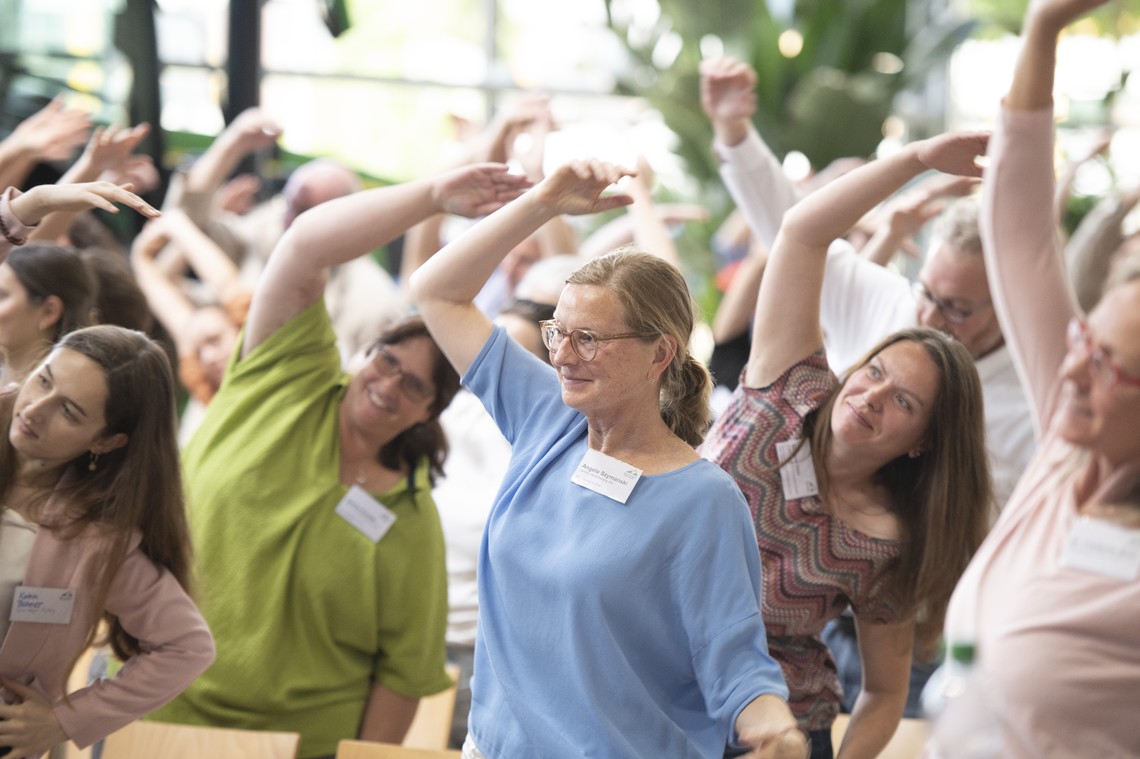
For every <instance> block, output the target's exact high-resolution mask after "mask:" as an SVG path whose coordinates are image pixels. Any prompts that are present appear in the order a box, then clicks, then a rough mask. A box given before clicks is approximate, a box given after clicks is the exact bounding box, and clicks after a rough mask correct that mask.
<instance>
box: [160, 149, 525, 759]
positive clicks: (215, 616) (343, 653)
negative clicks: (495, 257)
mask: <svg viewBox="0 0 1140 759" xmlns="http://www.w3.org/2000/svg"><path fill="white" fill-rule="evenodd" d="M525 185H526V180H525V179H523V178H521V177H513V176H510V175H508V174H507V173H506V167H504V166H492V165H482V166H476V167H470V168H466V169H463V170H460V171H456V172H452V173H448V174H445V175H442V176H440V177H437V178H434V179H428V180H422V181H416V182H410V183H407V184H403V185H398V186H393V187H385V188H379V189H374V190H368V191H364V192H360V193H356V194H354V195H350V196H346V197H344V198H339V199H337V200H333V201H329V202H327V203H324V204H322V205H320V206H318V207H316V208H314V209H311V210H310V211H308V212H306V213H304V214H302V215H301V216H300V217H298V218H297V220H296V221H295V222H294V223H293V224H292V225H291V226H290V228H289V230H288V231H287V232H286V234H285V235H284V236H283V237H282V239H281V241H280V242H279V243H278V245H277V248H276V249H275V250H274V253H273V255H272V256H271V257H270V260H269V263H268V265H267V267H266V269H265V271H264V272H263V274H262V277H261V279H260V281H259V283H258V286H257V289H256V290H255V292H254V295H253V300H252V303H251V305H250V311H249V316H248V319H247V321H246V325H245V332H244V334H243V336H242V338H241V340H240V342H239V344H238V346H237V348H236V350H235V355H234V356H233V357H232V358H231V361H230V365H229V367H228V368H227V370H226V374H225V380H224V381H223V383H222V385H221V387H220V388H219V390H218V393H217V395H215V397H214V399H213V400H212V401H211V403H210V407H209V409H208V411H207V413H206V416H205V419H204V420H203V422H202V425H201V427H200V428H199V429H198V432H197V433H196V435H195V436H194V438H193V439H192V440H191V441H190V442H189V444H188V445H187V447H186V449H185V451H184V453H183V467H184V470H185V473H186V482H187V489H188V502H189V507H190V517H191V529H192V532H193V535H194V537H195V541H196V543H195V545H196V548H197V558H198V562H197V563H198V566H197V572H198V574H197V577H198V578H199V583H200V593H201V598H202V601H203V604H202V606H203V608H204V609H205V610H206V617H207V620H208V621H210V622H211V623H212V624H213V629H214V631H215V634H216V640H217V641H218V660H217V662H216V663H215V665H214V666H213V667H211V669H210V670H209V671H208V673H207V674H206V675H205V676H203V677H202V678H200V679H199V680H198V682H196V683H195V684H194V685H193V686H192V687H191V688H190V689H189V690H188V691H187V692H186V693H185V694H183V696H182V697H181V698H179V699H178V700H176V701H175V702H174V703H172V704H171V705H170V706H168V707H167V708H165V709H163V710H161V711H160V712H157V713H156V714H155V715H154V716H155V718H156V719H160V720H164V721H174V722H187V723H205V724H215V725H224V726H231V727H244V728H256V729H274V730H290V731H297V732H300V733H301V735H302V743H301V750H300V756H302V757H319V756H327V755H331V754H332V753H334V752H335V750H336V743H337V741H338V740H340V739H343V738H354V737H357V736H359V737H361V738H365V739H369V740H380V741H387V742H393V743H399V742H400V741H401V740H402V738H403V736H404V733H405V732H406V730H407V727H408V725H409V723H410V722H411V720H412V717H413V716H414V715H415V710H416V705H417V702H418V699H419V698H420V697H422V696H426V695H429V694H431V693H434V692H438V691H440V690H443V689H444V688H446V687H448V686H449V685H450V681H449V680H448V679H447V677H446V674H445V673H444V671H443V663H444V640H443V631H444V624H445V620H446V608H447V596H446V573H445V568H444V565H443V541H442V533H441V531H440V529H439V519H438V515H437V514H436V512H435V508H434V505H433V504H432V502H431V495H430V473H431V471H432V470H433V469H437V468H438V466H439V465H440V464H441V463H442V459H443V455H444V453H445V451H446V446H445V443H444V438H443V435H442V432H441V431H440V430H439V426H438V421H437V420H438V415H439V413H440V412H441V411H442V410H443V408H444V407H445V406H446V405H447V403H448V402H449V401H450V400H451V397H452V396H453V395H454V393H455V391H456V390H457V389H458V377H457V376H456V374H455V373H454V371H453V370H452V369H451V368H450V365H449V364H448V363H447V361H446V360H445V359H444V358H443V356H442V355H441V354H440V353H439V350H438V349H437V348H436V346H435V343H434V342H433V341H432V340H431V338H430V337H429V336H428V334H427V332H426V329H424V327H423V325H422V323H421V322H420V321H419V320H418V319H415V318H412V319H409V320H405V321H402V322H399V323H397V324H395V325H393V326H392V327H391V328H389V329H388V330H386V331H385V333H384V334H382V335H381V336H380V338H379V340H378V341H377V342H376V343H375V344H374V345H373V347H372V349H371V350H370V351H369V352H368V354H367V356H366V359H367V360H366V362H365V363H364V364H363V367H362V368H361V369H360V371H359V372H357V373H356V374H355V376H349V375H347V374H345V373H344V371H343V370H342V368H341V361H340V356H339V354H338V352H337V349H336V340H335V335H334V334H333V331H332V326H331V323H330V321H329V318H328V313H327V311H326V310H325V309H324V306H323V301H322V294H323V292H324V289H325V281H326V278H327V273H328V270H329V269H330V268H331V267H333V266H336V265H338V264H341V263H343V262H345V261H348V260H350V259H351V258H353V257H356V256H359V255H363V254H365V253H367V252H368V251H372V250H375V249H376V248H377V247H379V246H381V245H384V244H385V243H387V242H388V241H390V240H391V239H393V238H394V237H395V236H396V235H398V234H399V233H401V232H402V231H404V230H405V229H406V228H408V227H409V226H411V225H413V224H416V223H417V222H419V221H421V220H423V219H425V218H427V217H428V216H429V215H431V214H435V213H440V212H450V213H459V214H463V215H468V216H471V215H478V214H483V213H487V212H489V211H491V210H494V209H495V208H498V207H499V206H500V205H502V204H503V203H504V202H506V201H508V200H510V199H512V198H513V197H515V196H516V195H518V194H519V192H521V190H522V189H524V187H525Z"/></svg>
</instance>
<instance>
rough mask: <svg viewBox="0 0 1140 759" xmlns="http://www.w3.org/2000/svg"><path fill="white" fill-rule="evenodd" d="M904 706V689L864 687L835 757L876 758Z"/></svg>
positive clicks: (844, 758)
mask: <svg viewBox="0 0 1140 759" xmlns="http://www.w3.org/2000/svg"><path fill="white" fill-rule="evenodd" d="M905 706H906V693H905V692H902V693H891V694H886V693H881V694H876V693H870V692H868V691H866V690H864V691H863V692H862V693H860V694H859V698H858V699H856V701H855V709H854V710H853V711H852V713H851V722H850V723H849V724H848V726H847V731H846V732H845V733H844V735H843V743H842V745H840V747H839V751H838V753H837V754H836V758H837V759H874V757H877V756H878V755H879V752H880V751H882V750H883V747H885V746H886V745H887V743H889V742H890V740H891V736H893V735H894V734H895V730H896V729H898V725H899V720H901V719H902V714H903V708H904V707H905Z"/></svg>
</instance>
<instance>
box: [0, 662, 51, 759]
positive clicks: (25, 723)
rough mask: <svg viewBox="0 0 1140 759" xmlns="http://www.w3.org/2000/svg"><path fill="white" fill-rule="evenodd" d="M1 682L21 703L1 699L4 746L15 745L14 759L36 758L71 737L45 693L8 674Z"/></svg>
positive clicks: (0, 730) (0, 725)
mask: <svg viewBox="0 0 1140 759" xmlns="http://www.w3.org/2000/svg"><path fill="white" fill-rule="evenodd" d="M0 685H3V686H4V688H6V689H7V690H8V691H9V692H10V693H14V694H15V695H16V696H18V697H19V699H20V703H18V704H4V703H2V702H0V746H8V747H10V748H11V753H10V754H8V756H9V757H10V759H36V757H38V756H40V755H42V754H44V753H46V752H47V751H48V750H49V749H51V747H52V746H54V745H56V744H57V743H62V742H64V741H66V740H67V734H66V733H64V732H63V728H61V727H60V725H59V720H57V719H56V718H55V713H54V712H52V710H51V705H50V704H49V703H48V702H47V701H45V700H44V698H43V696H41V695H40V694H39V693H37V692H36V691H34V690H32V689H31V688H29V687H28V686H26V685H21V684H20V683H17V682H14V681H12V680H9V679H8V678H6V677H0Z"/></svg>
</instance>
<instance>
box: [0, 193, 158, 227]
mask: <svg viewBox="0 0 1140 759" xmlns="http://www.w3.org/2000/svg"><path fill="white" fill-rule="evenodd" d="M131 189H132V187H131V185H129V184H128V185H122V186H120V185H116V184H112V183H110V182H84V183H81V184H42V185H37V186H35V187H33V188H32V189H30V190H28V191H27V192H25V193H23V194H22V195H19V196H17V197H15V198H13V199H12V201H11V209H12V213H13V214H15V216H16V218H17V219H19V220H20V222H21V223H22V224H25V225H27V226H29V227H32V226H35V225H36V224H39V223H40V221H41V220H42V219H43V218H44V217H45V216H47V215H48V214H49V213H52V212H54V211H86V210H87V209H89V208H101V209H102V210H104V211H109V212H111V213H118V212H119V209H118V207H117V206H116V205H115V204H116V203H121V204H122V205H125V206H127V207H128V208H133V209H134V210H136V211H138V212H139V213H141V214H142V215H143V216H147V217H150V218H155V217H157V216H159V211H158V209H157V208H155V207H154V206H152V205H151V204H150V203H147V202H146V201H145V200H143V199H142V198H140V197H139V196H138V195H135V194H134V193H133V192H131Z"/></svg>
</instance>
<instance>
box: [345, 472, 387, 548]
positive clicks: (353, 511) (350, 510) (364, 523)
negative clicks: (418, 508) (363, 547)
mask: <svg viewBox="0 0 1140 759" xmlns="http://www.w3.org/2000/svg"><path fill="white" fill-rule="evenodd" d="M336 513H337V514H339V515H340V516H341V517H342V518H343V519H344V521H346V522H348V523H349V524H350V525H352V526H353V527H355V528H356V529H358V530H360V532H361V534H363V535H364V536H365V537H366V538H368V539H369V540H371V541H372V542H373V543H379V542H380V538H382V537H384V534H385V533H386V532H388V529H389V528H390V527H391V526H392V525H393V524H394V523H395V521H396V515H395V514H393V513H392V512H391V511H390V510H389V509H388V507H386V506H385V505H384V504H382V503H380V502H379V501H377V500H376V499H375V498H373V497H372V496H371V495H369V494H368V492H367V491H365V490H364V489H363V488H361V487H359V486H358V485H353V486H352V487H350V488H349V489H348V492H347V493H345V494H344V498H341V499H340V503H338V504H337V505H336Z"/></svg>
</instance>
